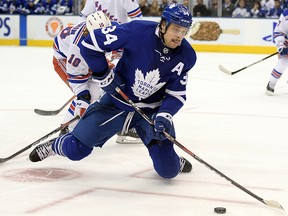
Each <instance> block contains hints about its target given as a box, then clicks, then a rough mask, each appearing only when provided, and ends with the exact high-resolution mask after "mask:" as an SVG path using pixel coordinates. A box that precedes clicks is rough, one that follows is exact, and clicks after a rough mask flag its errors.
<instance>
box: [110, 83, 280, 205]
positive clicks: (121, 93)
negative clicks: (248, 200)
mask: <svg viewBox="0 0 288 216" xmlns="http://www.w3.org/2000/svg"><path fill="white" fill-rule="evenodd" d="M115 90H116V91H117V92H118V93H119V94H120V95H121V96H122V97H123V98H124V100H126V101H127V102H128V103H129V104H130V105H131V106H132V107H133V108H134V109H135V110H136V112H138V113H139V114H140V115H141V116H142V117H143V118H144V119H145V120H146V121H147V122H148V123H149V124H151V125H154V122H153V121H152V120H151V119H150V118H149V117H148V116H147V115H146V114H145V113H144V112H143V111H142V110H141V109H140V108H139V107H138V106H137V105H136V104H134V102H133V101H132V100H130V99H129V97H128V96H127V95H126V94H125V93H124V92H123V91H122V90H121V89H120V88H119V87H116V89H115ZM163 133H164V135H165V136H166V137H167V139H169V140H170V141H171V142H173V143H174V144H175V145H177V146H178V147H179V148H180V149H182V150H183V151H184V152H186V153H187V154H189V155H190V156H192V157H193V158H194V159H196V160H197V161H198V162H200V163H202V164H204V165H205V166H207V167H208V168H209V169H210V170H212V171H214V172H216V173H217V174H218V175H220V176H221V177H223V178H225V179H226V180H228V181H229V182H230V183H231V184H233V185H234V186H236V187H237V188H239V189H240V190H242V191H244V192H245V193H247V194H249V195H250V196H252V197H254V198H255V199H257V200H258V201H260V202H262V203H264V204H265V205H268V206H270V207H274V208H279V209H282V210H284V209H283V207H282V206H281V205H280V204H279V203H278V202H277V201H273V200H264V199H263V198H261V197H259V196H257V195H256V194H254V193H252V192H251V191H249V190H248V189H247V188H245V187H243V186H242V185H240V184H238V183H237V182H235V181H234V180H232V179H231V178H229V177H228V176H226V175H225V174H223V173H222V172H220V171H219V170H218V169H216V168H215V167H213V166H211V165H210V164H209V163H207V162H205V161H204V160H202V159H201V158H200V157H198V156H197V155H195V154H194V153H193V152H191V151H190V150H189V149H187V148H186V147H185V146H183V145H182V144H181V143H179V142H178V141H177V140H176V139H175V138H174V137H173V136H171V135H170V134H169V133H167V132H166V131H164V132H163Z"/></svg>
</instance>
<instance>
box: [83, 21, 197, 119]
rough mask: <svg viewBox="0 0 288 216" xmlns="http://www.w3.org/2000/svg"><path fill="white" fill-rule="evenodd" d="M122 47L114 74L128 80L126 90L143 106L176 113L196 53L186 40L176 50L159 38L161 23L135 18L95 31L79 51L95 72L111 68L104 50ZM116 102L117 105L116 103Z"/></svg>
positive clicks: (181, 101) (181, 103)
mask: <svg viewBox="0 0 288 216" xmlns="http://www.w3.org/2000/svg"><path fill="white" fill-rule="evenodd" d="M120 48H122V49H123V56H122V58H121V59H120V60H119V62H118V64H117V66H116V68H115V73H117V74H119V76H120V77H121V78H122V80H123V82H124V83H125V90H124V92H125V93H126V94H127V95H128V97H129V98H130V99H131V100H132V101H133V102H134V103H135V104H136V105H137V106H138V107H141V108H157V107H160V108H159V111H158V112H162V111H163V112H168V113H170V114H172V115H174V114H175V113H176V112H177V111H178V110H179V109H180V108H181V107H182V106H183V104H184V102H185V100H186V84H187V80H188V72H189V70H190V69H191V68H192V67H193V66H194V64H195V63H196V53H195V51H194V49H193V48H192V47H191V45H190V44H189V43H188V41H187V40H186V39H183V41H182V44H181V45H180V46H179V47H177V48H176V49H170V48H168V47H166V46H165V45H164V44H163V42H162V40H161V38H160V37H159V27H158V23H156V22H152V21H147V20H135V21H131V22H129V23H125V24H121V25H119V26H111V27H107V28H103V29H97V30H94V32H91V33H90V35H89V36H87V37H86V38H85V39H84V41H83V42H82V44H81V46H80V51H81V54H82V56H83V58H84V59H85V61H86V62H87V64H88V65H89V68H90V69H91V70H92V72H93V73H94V74H96V75H97V73H101V74H103V72H105V71H107V70H108V65H107V62H106V59H105V55H104V53H105V52H110V51H112V50H117V49H120ZM116 105H117V104H116Z"/></svg>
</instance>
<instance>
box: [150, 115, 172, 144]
mask: <svg viewBox="0 0 288 216" xmlns="http://www.w3.org/2000/svg"><path fill="white" fill-rule="evenodd" d="M154 122H155V126H154V130H155V131H156V136H158V137H159V138H160V140H164V139H165V138H166V137H165V136H164V134H163V133H162V132H163V131H166V132H167V133H170V132H171V130H172V128H173V121H172V115H171V114H170V113H164V112H162V113H158V114H157V115H156V117H155V120H154Z"/></svg>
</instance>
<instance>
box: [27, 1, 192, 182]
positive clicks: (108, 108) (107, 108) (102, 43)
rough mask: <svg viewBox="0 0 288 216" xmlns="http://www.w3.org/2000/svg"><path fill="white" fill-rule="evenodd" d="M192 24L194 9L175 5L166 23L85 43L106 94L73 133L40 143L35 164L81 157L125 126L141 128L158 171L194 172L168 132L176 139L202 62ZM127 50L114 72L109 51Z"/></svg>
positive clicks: (117, 29) (114, 31)
mask: <svg viewBox="0 0 288 216" xmlns="http://www.w3.org/2000/svg"><path fill="white" fill-rule="evenodd" d="M191 25H192V16H191V13H190V11H189V9H188V8H187V7H185V6H183V5H181V4H177V3H171V4H169V5H168V6H167V7H166V8H165V9H164V11H163V14H162V17H161V21H160V23H157V22H152V21H147V20H135V21H133V22H128V23H125V24H122V25H118V26H111V27H107V28H103V29H97V30H94V31H93V32H92V33H90V35H89V36H87V37H86V38H85V39H84V40H83V41H82V43H81V45H80V52H81V55H82V56H83V58H84V59H85V60H86V62H87V64H88V65H89V68H90V69H91V71H92V76H93V79H95V80H96V81H97V82H98V83H99V85H100V87H101V88H102V89H103V90H104V91H105V92H106V93H105V94H104V95H103V96H102V97H101V98H100V100H99V101H97V102H95V103H93V104H91V105H90V106H89V107H88V109H87V111H86V112H85V114H84V115H83V117H82V118H81V119H80V121H79V123H78V124H77V125H76V127H75V128H74V130H73V131H72V132H71V133H67V134H65V135H62V136H60V137H57V138H56V139H53V140H50V141H48V142H46V143H43V144H40V145H39V146H37V147H35V148H34V149H33V150H32V152H31V153H30V156H29V158H30V160H31V161H32V162H37V161H41V160H43V159H45V158H47V157H49V156H52V155H56V154H57V155H61V156H64V157H67V158H69V159H70V160H75V161H77V160H81V159H83V158H85V157H87V156H88V155H89V154H91V152H92V150H93V149H94V147H102V146H103V145H104V144H105V143H106V141H107V140H108V139H110V138H111V137H112V136H114V135H115V134H116V133H117V132H118V131H119V130H120V129H122V127H123V125H124V126H125V127H126V128H127V130H128V129H129V128H135V129H136V131H137V133H138V134H139V136H140V138H141V140H142V141H143V143H144V145H145V147H146V149H147V151H148V153H147V154H149V156H150V157H151V159H152V163H153V167H154V169H155V171H156V172H157V173H158V174H159V175H160V176H161V177H163V178H167V179H171V178H174V177H176V176H177V175H178V173H180V172H190V171H191V169H192V165H191V163H190V162H189V161H188V160H186V159H185V158H183V157H179V156H178V155H177V153H176V151H175V150H174V144H173V143H172V142H171V141H170V140H169V139H167V138H166V137H165V136H164V135H163V131H164V130H165V132H167V133H169V134H170V135H171V136H173V137H176V134H175V128H174V124H173V116H174V115H175V114H176V113H177V112H178V111H179V110H180V109H181V107H182V106H183V104H184V102H185V100H186V85H187V81H188V73H189V71H190V69H191V68H192V67H193V66H194V65H195V63H196V53H195V51H194V49H193V48H192V46H191V45H190V44H189V42H188V41H187V40H186V39H185V36H186V35H187V33H188V32H189V29H190V27H191ZM118 48H123V50H124V51H123V55H122V57H121V59H120V60H119V62H118V64H117V65H116V67H115V68H113V69H112V70H111V69H109V67H108V64H107V61H106V57H105V52H106V51H110V50H116V49H118ZM116 87H119V88H121V89H122V91H123V92H125V94H126V95H128V97H129V98H130V99H131V100H132V101H133V102H134V104H136V106H138V107H140V108H141V109H142V111H143V112H145V114H146V115H147V116H148V117H149V118H151V119H153V121H154V124H153V125H151V124H150V123H149V122H147V121H146V119H144V118H143V117H142V115H140V114H139V113H138V112H135V110H134V108H133V107H131V105H130V104H128V103H127V102H126V101H124V100H123V98H122V97H121V96H120V95H119V94H118V93H117V91H116Z"/></svg>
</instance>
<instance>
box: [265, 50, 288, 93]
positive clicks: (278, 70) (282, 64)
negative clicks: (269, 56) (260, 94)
mask: <svg viewBox="0 0 288 216" xmlns="http://www.w3.org/2000/svg"><path fill="white" fill-rule="evenodd" d="M287 67H288V56H287V55H285V56H280V57H279V59H278V61H277V63H276V65H275V67H274V68H273V70H272V72H271V74H270V78H269V83H268V84H267V87H266V89H267V92H266V94H267V95H272V94H273V93H274V89H275V86H276V84H277V82H278V80H279V79H280V77H281V76H282V74H283V72H284V71H285V69H286V68H287Z"/></svg>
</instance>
